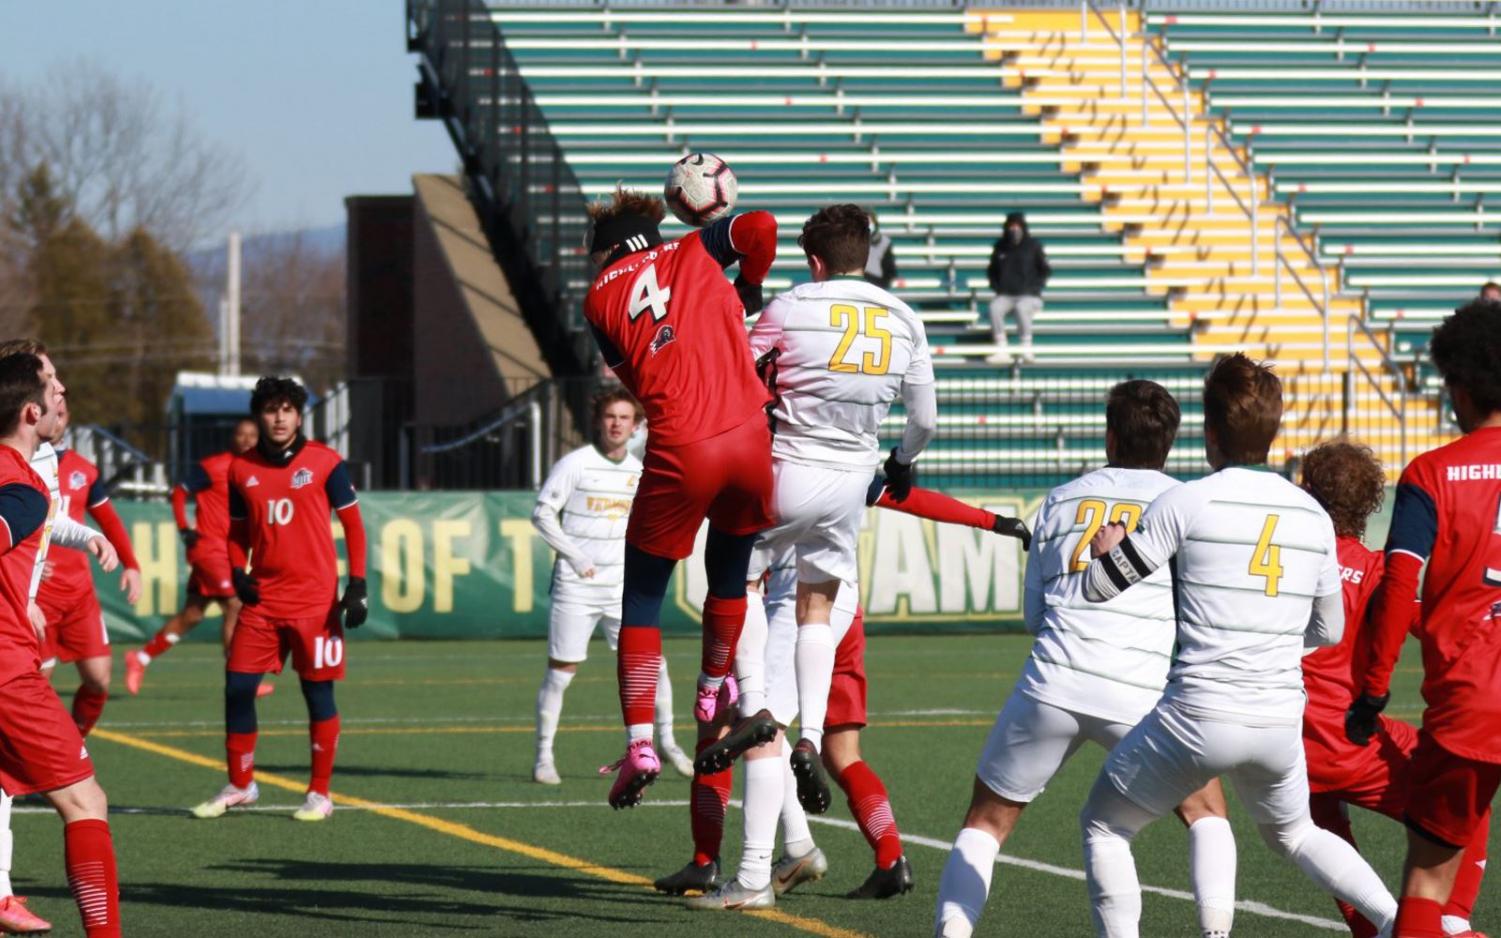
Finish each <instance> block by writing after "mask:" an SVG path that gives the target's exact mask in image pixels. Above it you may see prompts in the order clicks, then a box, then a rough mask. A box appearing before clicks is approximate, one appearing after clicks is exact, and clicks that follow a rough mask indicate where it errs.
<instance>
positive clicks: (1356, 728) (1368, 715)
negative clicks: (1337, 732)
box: [1345, 694, 1392, 746]
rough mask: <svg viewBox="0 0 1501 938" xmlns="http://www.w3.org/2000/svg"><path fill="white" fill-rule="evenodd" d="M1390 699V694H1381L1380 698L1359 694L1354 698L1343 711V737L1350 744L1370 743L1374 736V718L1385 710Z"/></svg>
mask: <svg viewBox="0 0 1501 938" xmlns="http://www.w3.org/2000/svg"><path fill="white" fill-rule="evenodd" d="M1391 699H1392V695H1391V694H1382V695H1381V696H1380V697H1372V696H1371V695H1370V694H1361V695H1360V696H1359V697H1357V698H1355V702H1354V703H1353V704H1351V705H1350V709H1349V710H1346V711H1345V736H1346V737H1347V738H1349V740H1350V742H1352V743H1354V744H1355V745H1357V746H1364V745H1366V744H1367V743H1369V742H1370V741H1371V737H1372V736H1375V735H1376V718H1377V717H1378V716H1380V715H1381V711H1383V710H1385V709H1386V702H1387V701H1388V700H1391Z"/></svg>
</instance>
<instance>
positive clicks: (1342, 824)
mask: <svg viewBox="0 0 1501 938" xmlns="http://www.w3.org/2000/svg"><path fill="white" fill-rule="evenodd" d="M1308 811H1309V816H1310V817H1312V818H1313V823H1315V824H1317V825H1318V826H1320V827H1322V828H1323V829H1324V830H1326V831H1331V832H1333V833H1334V834H1336V835H1338V836H1339V838H1340V839H1341V840H1343V841H1345V842H1346V843H1348V844H1349V845H1350V846H1352V847H1354V848H1355V849H1357V850H1359V849H1360V846H1359V844H1357V843H1356V842H1355V831H1354V830H1353V829H1352V828H1351V827H1350V815H1349V813H1348V812H1347V810H1346V808H1345V805H1344V803H1343V802H1341V801H1340V800H1339V796H1338V795H1337V794H1336V793H1334V792H1320V793H1317V794H1314V795H1311V796H1309V799H1308ZM1334 903H1335V905H1337V906H1338V907H1339V914H1340V917H1341V918H1343V919H1344V920H1345V926H1346V927H1348V928H1349V929H1350V936H1351V938H1376V935H1377V928H1376V926H1375V925H1372V924H1371V923H1370V922H1368V921H1366V919H1365V917H1364V916H1362V915H1361V914H1360V913H1359V912H1357V911H1355V906H1353V905H1351V904H1350V903H1348V902H1345V901H1344V900H1343V899H1335V900H1334Z"/></svg>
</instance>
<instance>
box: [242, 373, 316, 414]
mask: <svg viewBox="0 0 1501 938" xmlns="http://www.w3.org/2000/svg"><path fill="white" fill-rule="evenodd" d="M307 396H308V395H307V388H305V387H303V386H302V385H301V384H299V383H298V382H297V380H296V379H295V378H284V377H282V376H281V375H266V376H265V377H264V378H262V379H260V380H259V381H257V382H256V383H255V390H254V391H251V392H250V412H251V413H252V414H257V415H258V414H260V413H261V412H262V411H264V410H265V409H266V408H267V407H269V406H270V405H272V404H279V403H281V402H282V401H286V402H287V403H288V404H291V405H292V407H293V408H294V409H296V410H299V411H300V410H302V409H303V408H304V407H306V406H307Z"/></svg>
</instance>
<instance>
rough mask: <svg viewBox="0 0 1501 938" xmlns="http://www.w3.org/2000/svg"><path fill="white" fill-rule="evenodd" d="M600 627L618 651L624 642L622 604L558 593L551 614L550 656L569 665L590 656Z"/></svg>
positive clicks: (548, 621) (548, 630) (548, 632)
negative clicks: (572, 598) (590, 648)
mask: <svg viewBox="0 0 1501 938" xmlns="http://www.w3.org/2000/svg"><path fill="white" fill-rule="evenodd" d="M596 627H603V628H604V630H605V644H607V645H609V646H610V650H611V651H614V650H615V648H616V646H618V645H619V644H620V609H619V606H618V604H615V605H610V606H602V605H599V604H596V603H585V602H577V601H574V600H569V599H565V598H562V597H559V596H556V595H554V596H553V599H552V611H551V612H550V613H549V614H548V617H547V657H549V658H551V659H552V660H554V661H562V662H564V663H566V664H577V663H579V662H580V661H583V660H584V659H586V658H588V657H589V639H591V638H593V637H594V629H595V628H596Z"/></svg>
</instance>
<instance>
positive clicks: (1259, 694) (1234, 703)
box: [1080, 355, 1397, 936]
mask: <svg viewBox="0 0 1501 938" xmlns="http://www.w3.org/2000/svg"><path fill="white" fill-rule="evenodd" d="M1281 417H1282V386H1281V382H1280V381H1278V379H1277V377H1276V376H1275V375H1273V374H1272V373H1271V370H1270V369H1268V368H1265V367H1263V366H1260V365H1257V364H1256V363H1254V362H1252V361H1251V360H1250V359H1248V358H1246V357H1245V356H1244V355H1233V356H1230V357H1228V358H1226V359H1224V360H1222V361H1221V362H1219V363H1218V364H1217V365H1216V366H1215V367H1214V369H1213V370H1212V371H1211V372H1210V374H1209V376H1208V378H1206V380H1205V383H1204V438H1205V451H1206V454H1207V457H1208V461H1209V464H1210V466H1212V467H1213V468H1214V469H1215V470H1216V471H1215V472H1214V473H1213V474H1212V475H1210V476H1207V477H1205V478H1203V479H1198V480H1196V481H1193V482H1188V483H1185V484H1183V485H1181V486H1177V487H1175V488H1171V489H1168V490H1167V491H1166V492H1164V493H1163V494H1162V495H1161V496H1159V497H1158V498H1157V500H1156V501H1154V502H1153V503H1152V505H1151V507H1149V508H1148V509H1147V511H1146V512H1145V514H1143V516H1142V518H1141V522H1140V524H1139V526H1138V528H1137V529H1136V531H1134V532H1132V533H1131V534H1130V536H1129V537H1127V536H1126V534H1125V529H1124V527H1123V526H1122V525H1120V524H1107V525H1106V526H1105V527H1104V528H1102V529H1101V531H1100V532H1099V533H1097V534H1096V535H1095V537H1094V540H1093V541H1092V543H1091V552H1092V553H1093V554H1094V555H1096V556H1097V557H1098V558H1099V559H1097V560H1095V561H1093V562H1092V563H1091V564H1090V565H1089V567H1088V569H1087V570H1086V571H1085V573H1084V574H1082V579H1083V585H1082V593H1083V595H1084V597H1085V598H1086V599H1088V600H1089V601H1090V602H1100V603H1104V602H1108V601H1110V600H1113V599H1114V598H1115V597H1117V596H1119V595H1120V594H1122V593H1124V592H1126V591H1127V590H1128V589H1130V590H1136V589H1141V588H1146V589H1150V587H1143V586H1141V585H1140V584H1143V583H1145V582H1146V581H1147V580H1148V579H1149V578H1150V577H1151V576H1152V575H1153V574H1154V573H1155V572H1156V571H1157V570H1158V569H1159V568H1162V567H1166V566H1169V565H1171V571H1172V577H1173V585H1174V593H1175V596H1176V602H1177V626H1178V627H1177V648H1176V650H1175V652H1174V654H1173V659H1172V664H1171V666H1170V668H1169V671H1168V684H1167V689H1166V692H1165V693H1164V694H1163V697H1162V699H1161V700H1160V701H1159V702H1158V703H1157V705H1156V707H1154V708H1153V710H1152V712H1151V713H1150V714H1148V715H1147V716H1146V718H1145V719H1143V720H1142V721H1141V722H1140V723H1138V724H1137V726H1136V728H1135V729H1133V730H1132V731H1131V732H1130V733H1129V734H1127V736H1126V738H1125V739H1124V740H1122V741H1121V743H1120V745H1119V746H1117V747H1116V748H1115V751H1114V752H1113V753H1111V755H1110V757H1109V758H1108V759H1107V760H1106V762H1105V767H1104V768H1103V769H1102V770H1101V772H1100V776H1099V778H1098V779H1097V780H1096V781H1095V785H1094V789H1093V791H1091V792H1090V796H1089V800H1088V802H1087V803H1086V804H1085V806H1084V811H1083V813H1082V814H1081V815H1080V822H1081V824H1082V825H1083V828H1084V855H1085V861H1084V868H1085V871H1086V873H1087V875H1088V882H1089V893H1090V898H1091V900H1092V901H1093V906H1094V918H1095V927H1096V931H1097V933H1098V934H1100V935H1108V936H1135V935H1137V934H1138V927H1139V919H1140V917H1141V888H1140V885H1139V883H1138V882H1137V878H1136V867H1135V863H1134V861H1133V859H1132V856H1131V839H1132V838H1133V837H1135V836H1136V834H1137V833H1138V832H1139V831H1140V830H1141V829H1142V828H1143V827H1145V826H1146V825H1147V824H1149V823H1151V822H1152V821H1153V820H1155V819H1156V818H1158V817H1160V816H1161V815H1163V814H1165V813H1167V812H1168V811H1169V810H1171V809H1172V807H1173V806H1174V805H1176V804H1178V803H1179V802H1180V801H1182V800H1183V798H1184V797H1186V796H1187V795H1188V794H1189V793H1191V792H1193V791H1196V790H1197V789H1199V788H1200V787H1201V786H1203V785H1204V783H1205V782H1207V781H1209V780H1210V779H1212V778H1216V777H1219V776H1228V777H1229V779H1230V781H1231V783H1232V784H1233V785H1234V786H1235V789H1236V791H1237V792H1238V793H1239V795H1240V800H1241V803H1242V804H1244V805H1245V807H1246V809H1247V810H1248V811H1249V812H1250V814H1251V817H1252V818H1253V819H1254V820H1255V821H1256V823H1257V825H1258V826H1259V828H1260V830H1261V833H1262V836H1263V837H1264V838H1265V839H1266V841H1267V843H1268V844H1269V845H1270V846H1271V847H1272V849H1273V850H1275V851H1276V852H1277V853H1279V854H1280V855H1282V856H1284V857H1287V858H1288V859H1290V860H1291V861H1292V862H1293V863H1295V864H1296V865H1297V866H1298V868H1299V869H1301V870H1303V871H1304V873H1306V874H1307V875H1308V876H1309V878H1311V879H1312V880H1313V881H1314V882H1315V883H1317V884H1318V885H1319V886H1321V887H1323V888H1324V889H1325V890H1327V891H1329V892H1332V893H1334V894H1335V895H1336V896H1337V897H1338V898H1340V899H1343V900H1344V901H1346V902H1348V903H1350V904H1351V905H1353V906H1354V907H1355V908H1356V909H1357V910H1358V911H1359V912H1360V913H1361V914H1362V915H1364V916H1365V917H1366V918H1367V919H1368V920H1370V921H1371V922H1373V923H1377V925H1378V926H1379V927H1382V928H1383V929H1384V928H1387V927H1389V926H1390V925H1391V924H1392V922H1393V921H1394V919H1395V917H1396V910H1397V904H1396V901H1395V900H1394V899H1392V897H1391V894H1390V893H1388V892H1387V890H1386V887H1385V886H1383V885H1382V883H1381V879H1380V877H1378V876H1377V875H1376V873H1375V872H1374V871H1373V870H1372V869H1371V868H1370V866H1369V865H1368V864H1367V863H1366V862H1365V861H1364V860H1363V859H1361V857H1360V854H1358V853H1357V852H1356V851H1355V848H1354V847H1352V846H1351V845H1350V844H1348V843H1346V842H1345V841H1344V840H1341V839H1340V838H1339V837H1338V836H1337V835H1335V834H1332V833H1330V832H1328V831H1325V830H1323V829H1321V828H1319V827H1316V826H1315V825H1314V823H1313V821H1312V819H1311V818H1310V816H1309V810H1308V773H1307V767H1306V765H1305V763H1304V756H1303V742H1302V718H1303V703H1304V699H1305V697H1304V692H1303V676H1302V667H1301V657H1302V655H1303V653H1304V650H1305V648H1311V647H1318V646H1322V645H1329V644H1333V643H1335V642H1338V641H1339V639H1340V636H1341V635H1342V633H1343V629H1344V608H1343V601H1342V598H1341V591H1340V568H1339V562H1338V559H1337V556H1336V552H1335V540H1334V526H1333V524H1332V523H1331V522H1330V520H1329V517H1328V515H1326V514H1325V513H1324V510H1323V509H1322V508H1321V507H1319V504H1318V503H1317V502H1316V501H1314V499H1313V497H1312V496H1310V495H1309V494H1308V493H1306V492H1304V491H1303V490H1302V489H1300V488H1298V487H1297V486H1295V485H1293V484H1292V483H1291V482H1289V481H1287V480H1286V479H1283V478H1282V477H1280V476H1277V475H1274V474H1272V473H1270V472H1268V471H1266V469H1265V465H1264V464H1265V462H1266V457H1267V452H1268V450H1269V449H1270V447H1271V443H1272V439H1273V438H1274V437H1275V436H1276V434H1277V430H1278V426H1279V424H1280V422H1281ZM1218 934H1223V935H1227V934H1228V928H1227V929H1226V930H1225V931H1222V932H1218Z"/></svg>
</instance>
